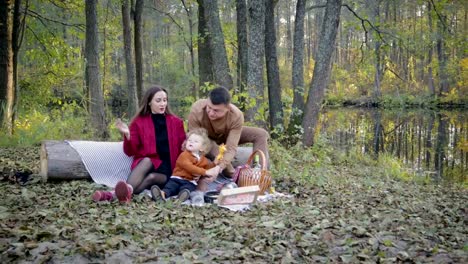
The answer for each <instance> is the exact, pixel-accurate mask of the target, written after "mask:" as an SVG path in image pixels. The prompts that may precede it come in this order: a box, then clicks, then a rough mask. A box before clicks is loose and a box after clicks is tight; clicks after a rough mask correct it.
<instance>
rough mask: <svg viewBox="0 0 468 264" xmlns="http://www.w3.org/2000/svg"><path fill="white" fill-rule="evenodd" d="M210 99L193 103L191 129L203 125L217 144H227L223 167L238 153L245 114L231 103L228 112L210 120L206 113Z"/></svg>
mask: <svg viewBox="0 0 468 264" xmlns="http://www.w3.org/2000/svg"><path fill="white" fill-rule="evenodd" d="M207 103H208V99H200V100H198V101H196V102H195V103H194V104H193V105H192V109H191V110H190V114H189V116H188V128H189V131H190V130H192V129H194V128H198V127H203V128H205V129H206V130H207V131H208V137H209V138H210V139H211V140H213V141H214V142H216V144H218V145H219V144H222V143H224V144H226V152H225V153H224V158H223V160H222V164H220V165H224V166H222V167H225V165H226V164H228V163H231V161H232V160H233V159H234V156H235V155H236V151H237V145H238V144H239V139H240V136H241V132H242V126H243V125H244V114H243V113H242V112H241V110H239V108H237V107H236V106H235V105H233V104H230V105H229V111H228V112H227V114H226V115H225V116H224V117H223V118H221V119H219V120H214V121H212V120H210V119H209V118H208V115H207V113H206V105H207Z"/></svg>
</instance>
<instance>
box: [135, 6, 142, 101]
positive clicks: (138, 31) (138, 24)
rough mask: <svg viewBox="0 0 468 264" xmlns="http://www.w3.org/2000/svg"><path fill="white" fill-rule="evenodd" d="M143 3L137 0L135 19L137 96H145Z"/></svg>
mask: <svg viewBox="0 0 468 264" xmlns="http://www.w3.org/2000/svg"><path fill="white" fill-rule="evenodd" d="M143 5H144V0H136V3H135V12H134V17H133V19H134V21H135V24H134V25H135V39H134V41H135V70H136V88H137V98H138V99H139V98H142V97H143V18H142V15H143Z"/></svg>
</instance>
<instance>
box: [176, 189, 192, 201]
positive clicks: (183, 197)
mask: <svg viewBox="0 0 468 264" xmlns="http://www.w3.org/2000/svg"><path fill="white" fill-rule="evenodd" d="M189 197H190V191H189V190H187V189H183V190H182V191H180V192H179V195H177V200H179V202H181V203H183V202H185V201H186V200H187V199H188V198H189Z"/></svg>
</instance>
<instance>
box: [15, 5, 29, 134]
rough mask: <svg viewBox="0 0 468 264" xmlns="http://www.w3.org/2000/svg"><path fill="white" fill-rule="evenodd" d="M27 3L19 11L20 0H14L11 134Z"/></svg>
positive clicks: (16, 114) (17, 90)
mask: <svg viewBox="0 0 468 264" xmlns="http://www.w3.org/2000/svg"><path fill="white" fill-rule="evenodd" d="M28 6H29V5H26V6H25V9H24V10H23V11H21V0H16V1H15V7H14V11H13V84H14V91H15V94H14V98H13V117H12V124H13V125H12V127H11V128H12V130H11V132H12V134H14V133H15V131H14V129H15V126H14V124H15V120H16V119H17V116H18V111H17V108H18V100H19V97H20V90H19V85H18V55H19V49H20V46H21V42H22V38H23V34H24V28H25V26H26V25H25V23H26V19H25V16H26V14H27V12H28V10H27V8H28Z"/></svg>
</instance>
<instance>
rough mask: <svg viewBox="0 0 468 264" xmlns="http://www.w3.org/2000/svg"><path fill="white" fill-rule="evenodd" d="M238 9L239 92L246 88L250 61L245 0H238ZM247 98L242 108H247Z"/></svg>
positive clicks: (241, 104) (242, 102) (243, 100)
mask: <svg viewBox="0 0 468 264" xmlns="http://www.w3.org/2000/svg"><path fill="white" fill-rule="evenodd" d="M236 11H237V87H238V89H239V92H241V93H243V92H245V90H246V87H245V85H246V84H247V63H248V36H247V4H246V2H245V0H236ZM244 103H245V98H242V100H241V102H240V107H241V110H242V111H244V110H245V106H244Z"/></svg>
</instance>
